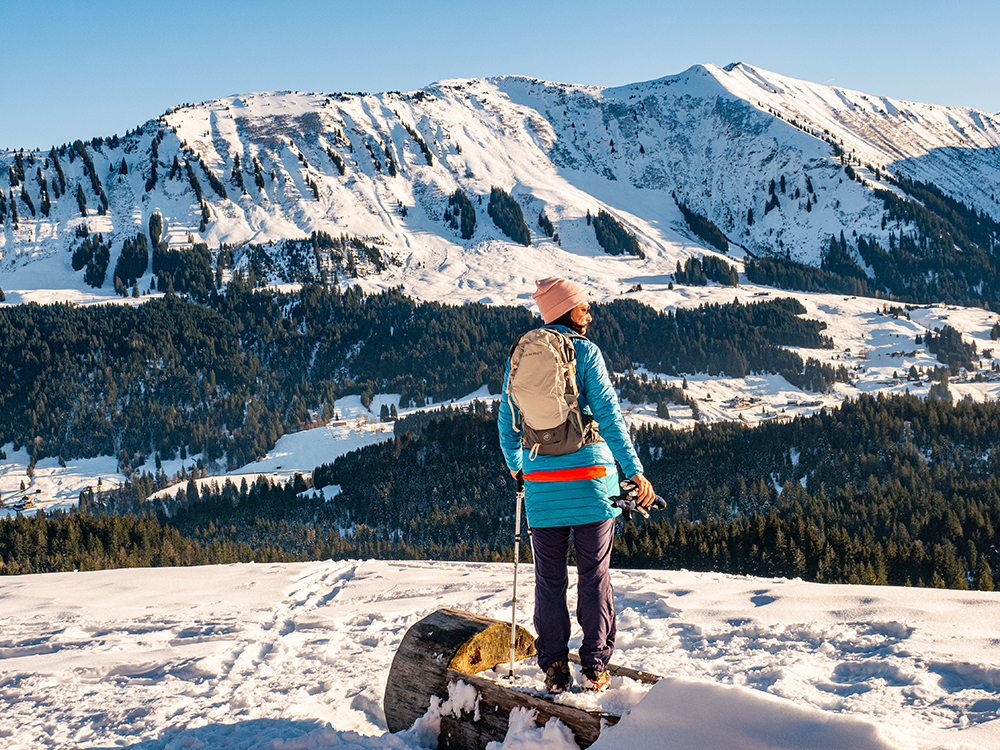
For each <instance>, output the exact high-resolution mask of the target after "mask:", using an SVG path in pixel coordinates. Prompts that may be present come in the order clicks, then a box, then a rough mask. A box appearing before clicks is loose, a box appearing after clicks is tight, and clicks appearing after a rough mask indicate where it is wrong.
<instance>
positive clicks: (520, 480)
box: [509, 471, 524, 679]
mask: <svg viewBox="0 0 1000 750" xmlns="http://www.w3.org/2000/svg"><path fill="white" fill-rule="evenodd" d="M516 478H517V493H516V495H515V497H516V498H517V499H516V502H515V505H516V509H515V511H514V596H513V598H512V599H511V603H510V675H509V677H510V679H514V641H515V638H516V636H517V560H518V558H519V557H520V556H521V503H522V502H523V501H524V472H523V471H519V472H517V477H516Z"/></svg>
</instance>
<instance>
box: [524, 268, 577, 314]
mask: <svg viewBox="0 0 1000 750" xmlns="http://www.w3.org/2000/svg"><path fill="white" fill-rule="evenodd" d="M535 286H537V287H538V291H536V292H535V293H534V294H533V295H531V298H532V299H533V300H535V303H536V304H537V305H538V311H539V312H540V313H541V314H542V320H544V321H545V322H546V323H551V322H552V321H553V320H556V319H558V318H559V317H560V316H562V315H564V314H565V313H568V312H569V311H570V310H572V309H573V308H574V307H576V306H577V305H582V304H584V303H585V302H587V301H589V298H588V297H587V290H586V289H584V288H583V287H582V286H580V285H579V284H577V283H576V282H575V281H570V280H569V279H564V278H562V277H560V276H550V277H549V278H547V279H539V280H537V281H536V282H535Z"/></svg>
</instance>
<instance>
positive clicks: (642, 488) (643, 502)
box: [632, 474, 656, 508]
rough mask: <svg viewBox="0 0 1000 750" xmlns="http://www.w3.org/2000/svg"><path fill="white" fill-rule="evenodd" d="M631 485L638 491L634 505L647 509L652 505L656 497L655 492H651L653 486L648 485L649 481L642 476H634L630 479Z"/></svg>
mask: <svg viewBox="0 0 1000 750" xmlns="http://www.w3.org/2000/svg"><path fill="white" fill-rule="evenodd" d="M632 483H633V484H634V485H635V487H636V489H637V490H639V494H638V495H636V497H635V504H636V505H639V506H642V507H643V508H648V507H649V506H650V505H652V504H653V498H655V497H656V492H654V491H653V485H652V484H650V483H649V480H648V479H646V477H644V476H643V475H642V474H636V475H635V476H634V477H632Z"/></svg>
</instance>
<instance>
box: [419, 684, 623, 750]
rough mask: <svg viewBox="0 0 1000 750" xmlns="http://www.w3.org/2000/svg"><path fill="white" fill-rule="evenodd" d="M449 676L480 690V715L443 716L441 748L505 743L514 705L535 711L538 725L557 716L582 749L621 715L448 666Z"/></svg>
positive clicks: (475, 749)
mask: <svg viewBox="0 0 1000 750" xmlns="http://www.w3.org/2000/svg"><path fill="white" fill-rule="evenodd" d="M447 677H448V682H449V683H451V682H457V681H458V680H462V681H463V682H465V683H466V684H467V685H472V686H473V687H474V688H476V690H477V691H478V692H479V718H478V719H475V718H474V717H473V716H472V715H471V714H462V716H460V717H457V718H456V717H454V716H450V715H449V716H442V717H441V734H440V735H439V737H438V749H439V750H482V748H485V747H486V745H487V744H489V743H490V742H493V741H497V742H503V739H504V737H506V736H507V729H508V726H509V722H510V712H511V711H512V710H513V709H515V708H526V709H528V710H530V711H535V722H536V723H537V724H538V726H544V725H545V723H546V722H547V721H548V720H549V719H551V718H552V717H553V716H555V717H556V718H557V719H559V720H560V721H561V722H562V723H563V724H565V725H566V726H568V727H569V728H570V730H571V731H572V732H573V735H574V736H575V738H576V744H578V745H579V746H580V747H581V748H587V747H590V746H591V745H593V744H594V743H595V742H597V738H598V737H599V736H600V735H601V730H602V729H604V727H606V726H612V725H614V724H617V723H618V721H619V718H620V717H618V716H613V715H611V714H601V713H595V712H590V711H584V710H583V709H581V708H574V707H573V706H564V705H562V704H561V703H553V702H552V701H550V700H545V699H544V698H539V697H537V696H534V695H530V694H528V693H522V692H519V691H517V690H511V689H510V688H508V687H504V686H503V685H499V684H497V683H495V682H492V681H490V680H486V679H483V678H482V677H476V676H474V675H469V674H463V673H462V672H459V671H458V670H455V669H449V670H448V672H447Z"/></svg>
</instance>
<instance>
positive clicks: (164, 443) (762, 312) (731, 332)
mask: <svg viewBox="0 0 1000 750" xmlns="http://www.w3.org/2000/svg"><path fill="white" fill-rule="evenodd" d="M332 242H333V240H332V239H331V243H332ZM192 252H193V253H197V252H198V250H197V248H196V249H194V250H192ZM170 257H171V256H169V255H166V256H161V257H160V258H159V261H158V262H159V263H161V264H166V263H167V262H168V259H169V258H170ZM162 271H163V274H164V278H166V277H167V276H170V277H171V278H173V279H175V280H180V279H182V278H186V277H185V276H183V275H180V274H179V275H177V276H173V275H172V274H171V273H170V272H169V271H168V270H167V267H166V265H164V266H163V267H162ZM205 271H206V272H207V271H208V267H207V266H206V267H205ZM593 311H594V318H595V319H594V323H593V325H592V327H591V332H590V335H591V338H592V339H593V340H594V341H595V342H596V343H598V344H599V345H600V346H601V348H602V350H603V352H604V354H605V357H606V358H607V360H608V362H609V364H610V366H611V368H612V369H613V370H616V371H618V372H629V371H631V370H632V369H633V367H645V368H646V369H648V370H650V371H653V372H663V373H666V374H668V375H679V374H681V373H696V372H706V373H709V374H713V375H714V374H719V373H725V374H726V375H729V376H731V377H743V376H745V375H747V374H749V373H751V372H760V373H764V372H768V373H781V374H782V375H784V376H785V377H786V378H788V379H789V380H790V381H791V382H793V383H797V384H800V385H806V386H808V385H809V384H812V387H814V388H819V389H822V388H825V387H826V386H827V385H828V384H829V383H831V382H833V381H834V380H836V379H846V378H847V372H846V370H843V369H840V370H836V371H835V370H834V369H833V368H831V367H830V366H829V365H819V363H816V362H806V363H803V362H802V360H801V358H800V357H799V356H798V355H797V354H795V353H794V352H791V351H789V350H788V349H785V348H783V347H786V346H801V347H809V348H824V347H830V346H832V343H831V341H830V340H829V339H828V338H826V337H825V336H823V335H822V333H821V331H822V329H823V324H821V323H818V322H816V321H812V320H806V319H804V318H801V317H799V316H800V315H801V314H802V313H804V312H805V309H804V308H803V307H802V306H801V305H800V304H799V303H798V302H796V301H794V300H772V301H768V302H762V303H759V304H753V305H741V304H735V303H734V304H730V305H711V306H707V307H704V308H700V309H697V310H678V311H677V312H676V313H672V312H671V313H664V312H658V311H656V310H654V309H652V308H650V307H647V306H644V305H641V304H639V303H637V302H635V301H632V300H616V301H614V302H612V303H609V304H602V305H595V306H594V307H593ZM535 325H537V318H535V317H533V316H532V315H531V314H530V313H529V312H528V311H527V310H525V309H524V308H520V307H497V306H489V305H479V304H470V305H462V306H453V305H444V304H440V303H418V302H416V301H414V300H413V299H411V298H409V297H406V296H405V295H403V294H402V293H401V292H400V291H399V290H391V291H387V292H383V293H381V294H376V295H370V296H366V295H364V294H363V293H361V292H360V291H358V290H357V289H356V288H351V289H349V290H347V291H345V292H341V291H339V290H338V288H337V287H336V286H335V285H326V286H324V285H319V284H314V285H307V286H305V287H303V289H302V290H301V292H299V293H297V294H292V295H284V294H278V293H273V292H267V291H261V290H255V289H253V287H252V284H251V283H249V281H248V280H245V279H244V278H243V277H242V276H241V275H240V274H237V275H235V276H234V278H233V280H232V281H231V282H230V283H229V285H228V287H227V290H226V293H225V294H224V295H220V294H218V293H217V292H216V291H215V289H214V287H211V288H208V289H207V290H206V296H205V298H204V302H203V303H201V304H198V303H195V302H192V301H188V300H186V299H184V298H180V297H178V296H176V295H174V294H168V295H167V296H166V297H164V298H161V299H155V300H150V301H148V302H146V303H144V304H142V305H138V306H135V307H131V306H122V305H92V306H86V307H80V306H74V305H67V304H56V305H46V306H42V305H37V304H28V305H17V306H7V307H3V308H0V413H3V414H4V415H6V416H5V419H4V420H2V421H0V445H3V444H5V443H7V442H11V443H13V444H14V447H15V449H17V448H20V447H21V446H24V447H26V448H27V450H28V452H29V455H30V456H31V457H32V459H33V460H39V459H41V458H44V457H46V456H60V457H62V458H63V459H70V458H78V457H92V456H97V455H114V456H116V457H117V458H118V461H119V465H120V467H121V468H122V470H123V471H125V472H126V473H128V472H129V471H130V470H131V469H132V468H133V467H137V466H140V465H141V464H143V463H144V462H145V460H146V459H147V458H149V457H155V458H156V459H169V458H174V457H176V456H177V455H180V457H181V458H186V457H187V455H190V454H202V456H203V460H204V461H206V462H212V461H220V462H224V463H225V464H226V465H227V466H228V467H229V468H230V469H231V468H235V467H236V466H241V465H243V464H246V463H248V462H249V461H251V460H253V459H254V458H256V457H258V456H260V455H262V454H263V453H265V452H266V451H267V450H269V449H270V448H271V447H272V446H273V445H274V443H275V441H276V440H277V439H278V437H280V436H281V435H282V434H284V433H286V432H288V431H291V430H298V429H302V428H304V427H307V426H310V425H312V424H315V423H317V422H318V421H319V420H321V419H329V418H331V417H332V416H333V410H334V407H333V404H334V401H335V399H337V398H341V397H343V396H347V395H352V394H355V395H360V396H361V399H362V401H363V402H364V403H365V404H366V405H367V404H368V403H370V401H371V399H372V398H373V396H374V395H375V394H376V393H398V394H400V395H401V405H402V406H403V407H406V406H411V405H424V404H426V403H427V402H428V401H429V400H433V401H444V400H447V399H453V398H458V397H461V396H465V395H467V394H469V393H471V392H473V391H476V390H478V389H479V388H481V387H482V386H483V385H484V384H486V385H487V386H488V387H489V389H490V392H492V393H499V391H500V388H501V379H502V377H503V371H504V363H505V360H506V358H507V356H508V353H509V347H510V344H511V342H512V341H514V340H515V338H516V337H517V336H518V335H520V334H521V333H523V332H524V331H525V330H528V329H529V328H531V327H533V326H535ZM626 331H628V335H626V334H625V332H626Z"/></svg>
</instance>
